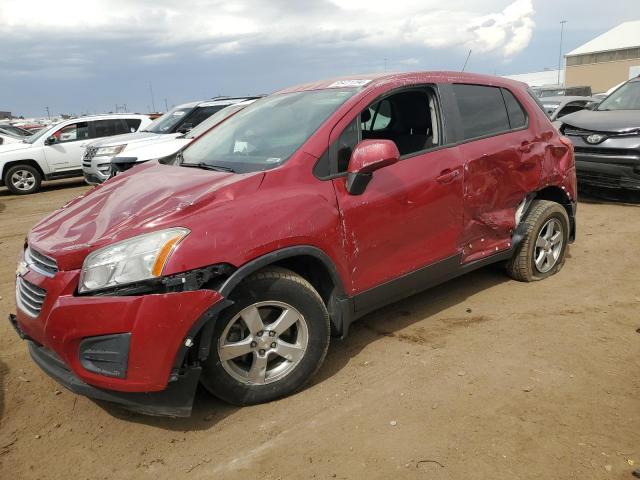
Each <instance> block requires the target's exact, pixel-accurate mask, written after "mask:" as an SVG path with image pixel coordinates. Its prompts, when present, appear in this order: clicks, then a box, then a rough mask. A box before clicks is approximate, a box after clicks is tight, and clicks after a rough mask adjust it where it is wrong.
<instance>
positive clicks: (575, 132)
mask: <svg viewBox="0 0 640 480" xmlns="http://www.w3.org/2000/svg"><path fill="white" fill-rule="evenodd" d="M563 133H564V134H565V135H571V136H572V137H588V136H589V135H592V134H594V133H599V132H595V131H593V130H585V129H584V128H576V127H570V126H568V125H567V126H565V127H564V128H563Z"/></svg>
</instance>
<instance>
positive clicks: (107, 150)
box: [95, 143, 127, 157]
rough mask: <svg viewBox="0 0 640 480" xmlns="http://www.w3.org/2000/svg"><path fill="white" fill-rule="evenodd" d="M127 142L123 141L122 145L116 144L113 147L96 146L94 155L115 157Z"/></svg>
mask: <svg viewBox="0 0 640 480" xmlns="http://www.w3.org/2000/svg"><path fill="white" fill-rule="evenodd" d="M126 146H127V144H126V143H123V144H122V145H116V146H114V147H98V149H97V150H96V154H95V156H96V157H115V156H116V155H118V154H119V153H120V152H121V151H122V150H124V147H126Z"/></svg>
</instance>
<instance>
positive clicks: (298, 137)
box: [182, 88, 357, 173]
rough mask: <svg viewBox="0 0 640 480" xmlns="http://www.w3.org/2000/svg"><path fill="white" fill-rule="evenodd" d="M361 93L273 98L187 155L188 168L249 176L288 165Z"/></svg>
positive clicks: (221, 128)
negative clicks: (317, 131) (288, 160)
mask: <svg viewBox="0 0 640 480" xmlns="http://www.w3.org/2000/svg"><path fill="white" fill-rule="evenodd" d="M356 92H357V89H354V88H349V89H326V90H312V91H305V92H293V93H285V94H280V95H272V96H270V97H266V98H264V99H262V100H258V101H257V102H255V103H254V104H253V105H251V106H249V107H247V108H246V109H244V110H242V111H241V112H239V113H237V114H236V115H234V116H233V117H231V118H230V119H229V120H227V121H226V122H224V123H223V124H222V125H220V126H218V127H216V128H215V129H214V130H213V131H211V132H210V133H209V134H206V135H203V136H202V137H201V138H200V139H199V140H197V141H195V142H194V143H192V144H191V145H190V146H189V147H187V149H185V150H184V152H183V162H182V164H183V165H205V166H211V167H216V166H217V167H221V168H226V169H231V170H233V171H236V172H240V173H244V172H251V171H257V170H266V169H268V168H273V167H276V166H278V165H281V164H282V163H284V162H285V161H286V160H287V159H288V158H289V157H290V156H291V155H292V154H293V153H294V152H295V151H296V150H297V149H298V148H300V146H301V145H302V144H303V143H304V142H305V141H306V140H307V139H308V138H309V137H310V136H311V135H312V134H313V133H314V132H315V131H316V130H317V129H318V128H319V127H320V125H322V123H323V122H324V121H325V120H326V119H327V118H329V116H330V115H331V114H332V113H333V112H335V111H336V110H337V109H338V107H340V105H342V104H343V103H344V102H346V101H347V99H349V98H350V97H352V96H353V95H354V94H355V93H356Z"/></svg>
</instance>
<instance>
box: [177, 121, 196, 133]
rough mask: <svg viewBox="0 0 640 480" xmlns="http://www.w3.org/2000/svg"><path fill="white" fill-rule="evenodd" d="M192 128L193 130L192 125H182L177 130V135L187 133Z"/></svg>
mask: <svg viewBox="0 0 640 480" xmlns="http://www.w3.org/2000/svg"><path fill="white" fill-rule="evenodd" d="M192 128H193V123H183V124H182V125H180V127H179V128H178V133H182V134H184V133H189V132H190V131H191V129H192Z"/></svg>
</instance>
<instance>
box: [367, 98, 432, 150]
mask: <svg viewBox="0 0 640 480" xmlns="http://www.w3.org/2000/svg"><path fill="white" fill-rule="evenodd" d="M435 119H436V117H435V104H434V101H433V98H432V96H431V95H430V94H429V93H428V92H427V91H426V90H411V91H407V92H401V93H397V94H395V95H391V96H390V97H387V98H385V99H383V100H381V101H379V102H377V103H375V104H373V105H372V106H371V107H369V108H368V109H366V110H365V111H363V112H362V114H361V122H362V139H363V140H367V139H386V140H391V141H393V142H394V143H395V144H396V146H397V147H398V150H399V151H400V155H409V154H412V153H415V152H419V151H422V150H426V149H429V148H431V147H433V146H435V145H437V144H438V138H437V132H438V130H437V121H435ZM434 125H435V127H436V128H434Z"/></svg>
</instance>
